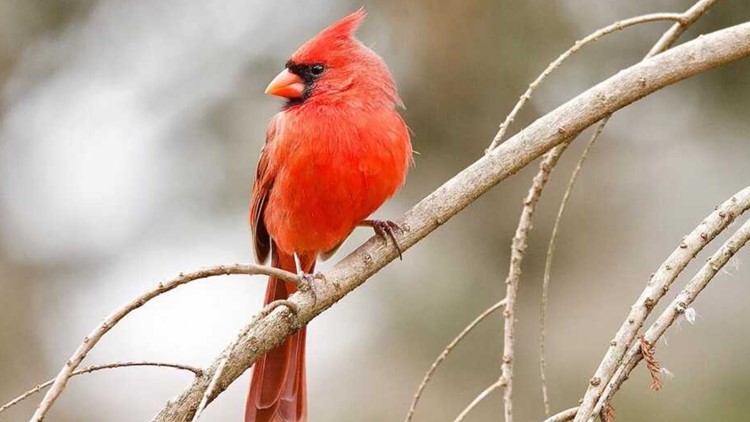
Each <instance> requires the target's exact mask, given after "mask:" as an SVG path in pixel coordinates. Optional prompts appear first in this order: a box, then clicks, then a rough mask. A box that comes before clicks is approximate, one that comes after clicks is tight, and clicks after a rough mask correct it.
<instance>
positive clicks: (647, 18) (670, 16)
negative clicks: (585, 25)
mask: <svg viewBox="0 0 750 422" xmlns="http://www.w3.org/2000/svg"><path fill="white" fill-rule="evenodd" d="M713 1H716V0H713ZM659 21H677V22H678V23H677V25H679V26H680V27H682V26H683V23H684V16H683V15H682V14H681V13H652V14H648V15H641V16H636V17H633V18H629V19H623V20H621V21H617V22H615V23H613V24H611V25H608V26H605V27H604V28H601V29H598V30H596V31H594V32H592V33H591V34H589V35H587V36H586V37H585V38H583V39H582V40H579V41H576V42H575V45H573V47H571V48H570V49H568V50H567V51H566V52H564V53H563V54H561V55H560V56H559V57H558V58H557V59H555V61H553V62H552V63H550V64H549V65H548V66H547V68H546V69H544V71H543V72H542V73H541V74H540V75H539V76H538V77H537V78H536V79H534V82H532V83H531V84H530V85H529V87H528V88H527V89H526V92H524V93H523V95H521V97H520V98H519V100H518V102H517V103H516V105H515V106H514V107H513V110H511V112H510V114H508V116H507V117H506V118H505V120H504V121H503V123H501V124H500V130H499V131H498V132H497V135H495V138H494V139H493V140H492V143H491V144H490V146H489V148H487V152H489V151H491V150H493V149H495V148H496V147H497V146H498V145H499V144H500V142H502V141H503V138H504V137H505V133H506V132H507V131H508V127H509V126H510V124H511V123H513V121H514V120H515V119H516V116H517V115H518V113H519V112H520V111H521V109H522V108H523V106H524V105H525V104H526V102H527V101H528V100H529V99H530V98H531V94H532V93H534V90H536V88H537V87H538V86H539V84H540V83H542V81H543V80H544V79H545V78H546V77H547V76H549V75H550V74H551V73H552V72H553V71H554V70H555V69H557V68H558V67H559V66H560V65H561V64H562V63H563V62H564V61H565V60H567V59H568V58H569V57H570V56H572V55H573V54H575V53H577V52H578V51H579V50H580V49H582V48H583V47H585V46H586V45H588V44H590V43H592V42H594V41H596V40H598V39H599V38H601V37H603V36H605V35H609V34H611V33H613V32H617V31H621V30H623V29H625V28H627V27H630V26H634V25H639V24H642V23H648V22H659Z"/></svg>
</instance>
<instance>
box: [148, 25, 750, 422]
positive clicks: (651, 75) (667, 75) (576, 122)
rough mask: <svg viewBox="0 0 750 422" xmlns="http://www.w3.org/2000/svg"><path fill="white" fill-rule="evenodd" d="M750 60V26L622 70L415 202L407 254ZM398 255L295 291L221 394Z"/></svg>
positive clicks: (253, 326)
mask: <svg viewBox="0 0 750 422" xmlns="http://www.w3.org/2000/svg"><path fill="white" fill-rule="evenodd" d="M748 55H750V23H746V24H741V25H737V26H733V27H730V28H726V29H723V30H721V31H717V32H714V33H711V34H707V35H704V36H703V37H701V38H698V39H696V40H693V41H690V42H687V43H685V44H683V45H681V46H679V47H676V48H674V49H672V50H669V51H667V52H666V53H663V54H660V55H658V56H656V57H654V58H652V59H649V60H647V61H645V62H641V63H639V64H637V65H634V66H632V67H630V68H627V69H625V70H622V71H621V72H619V73H617V74H616V75H614V76H612V77H611V78H609V79H607V80H606V81H604V82H602V83H600V84H598V85H596V86H595V87H593V88H591V89H589V90H587V91H586V92H584V93H583V94H581V95H579V96H577V97H576V98H574V99H572V100H570V101H568V102H567V103H565V104H563V105H561V106H560V107H558V108H557V109H555V110H553V111H552V112H550V113H548V114H547V115H545V116H544V117H542V118H540V119H538V120H536V121H535V122H534V123H532V124H531V125H530V126H528V127H527V128H526V129H524V130H522V131H521V132H519V133H518V134H516V135H515V136H513V137H512V138H510V139H509V140H507V141H506V142H504V143H503V144H501V145H500V146H498V147H497V148H495V149H494V150H493V151H491V152H490V153H488V154H486V155H484V156H483V157H482V158H480V159H479V160H477V161H476V162H475V163H474V164H472V165H470V166H469V167H468V168H466V169H464V170H463V171H461V172H460V173H459V174H457V175H456V176H455V177H453V178H452V179H450V180H449V181H447V182H446V183H445V184H443V185H442V186H441V187H439V188H438V189H437V190H436V191H435V192H433V193H432V194H430V195H428V196H427V197H426V198H424V199H423V200H422V201H421V202H420V203H418V204H417V205H415V206H414V207H413V208H412V209H411V210H410V211H409V212H407V213H406V214H405V215H404V217H403V218H402V219H401V220H400V221H399V222H398V223H399V225H400V226H401V227H403V228H404V234H403V235H400V236H398V237H399V239H398V243H399V245H401V249H402V250H406V249H408V248H409V247H411V246H413V245H414V244H415V243H417V242H418V241H420V240H421V239H423V238H424V237H425V236H427V235H428V234H429V233H431V232H432V231H433V230H435V229H436V228H438V227H439V226H440V225H442V224H444V223H445V222H447V221H448V220H449V219H450V218H451V217H453V216H454V215H456V214H457V213H458V212H460V211H461V210H463V209H464V208H466V207H467V206H468V205H469V204H471V203H472V202H473V201H474V200H476V199H477V198H478V197H479V196H481V195H482V194H484V193H485V192H487V191H488V190H489V189H491V188H492V187H493V186H495V185H496V184H498V183H500V182H501V181H503V180H505V179H506V178H508V177H509V176H511V175H512V174H514V173H515V172H517V171H519V170H520V169H521V168H523V167H525V166H526V165H528V164H529V163H530V162H532V161H533V160H534V159H536V158H538V157H539V156H541V155H542V154H544V152H546V151H548V150H550V149H551V148H553V147H555V146H556V145H559V144H561V143H563V142H566V141H567V140H569V139H571V138H573V137H574V136H575V135H577V134H578V133H580V132H581V131H583V130H584V129H586V128H587V127H589V126H590V125H592V124H594V123H595V122H597V121H599V120H601V119H602V118H603V117H605V116H606V115H608V114H611V113H612V112H614V111H616V110H619V109H620V108H623V107H625V106H627V105H628V104H631V103H633V102H634V101H637V100H639V99H640V98H643V97H645V96H647V95H649V94H651V93H652V92H654V91H656V90H658V89H660V88H663V87H665V86H667V85H670V84H673V83H676V82H678V81H680V80H683V79H686V78H689V77H691V76H693V75H696V74H698V73H701V72H705V71H707V70H710V69H713V68H715V67H717V66H721V65H723V64H726V63H730V62H732V61H736V60H739V59H741V58H744V57H747V56H748ZM397 256H398V252H397V251H396V249H395V248H394V247H393V246H392V245H391V244H388V245H385V244H383V243H382V242H381V241H380V239H378V238H376V237H373V238H371V239H370V240H368V241H367V242H366V243H365V244H364V245H362V246H361V247H359V248H358V249H357V250H355V251H354V252H353V253H351V254H350V255H349V256H347V257H345V258H344V259H342V260H341V261H340V262H339V263H337V264H336V265H335V266H334V267H332V268H331V269H329V270H328V271H326V272H325V273H324V274H323V275H324V279H321V280H320V281H319V282H318V283H315V297H316V299H317V300H315V301H314V300H313V298H312V297H310V296H311V295H306V294H304V293H296V294H294V295H292V296H291V297H290V298H289V301H290V302H292V303H295V304H297V305H298V308H299V312H298V313H297V314H294V313H293V312H290V311H289V310H287V308H285V307H282V308H281V309H276V310H274V311H273V312H271V313H269V314H268V315H264V316H262V317H260V318H257V319H256V320H254V321H253V322H251V323H250V325H249V326H248V327H247V328H246V329H245V330H246V331H247V333H246V335H244V336H243V337H242V339H241V341H240V343H239V344H238V345H237V347H238V348H237V350H240V351H241V353H237V354H236V357H235V358H234V359H232V360H231V361H230V362H228V363H227V365H226V367H225V368H224V371H223V373H222V375H221V377H220V379H219V382H218V385H217V389H216V392H215V394H214V396H213V397H211V400H213V399H214V398H215V397H216V395H218V394H219V393H221V392H222V391H223V390H224V389H226V387H227V386H228V385H229V384H230V383H231V382H233V381H234V380H235V379H236V378H237V377H239V376H240V375H241V374H242V373H243V372H244V371H245V370H247V369H248V368H249V367H250V365H252V364H253V363H254V362H255V361H256V360H257V359H258V358H259V357H260V356H262V355H263V354H265V353H266V352H268V351H269V350H271V349H272V348H274V347H276V346H278V345H279V344H281V342H282V341H283V339H285V338H286V337H287V336H289V335H290V334H292V333H294V332H295V331H296V330H298V329H299V328H300V327H301V326H303V325H304V324H307V323H308V322H309V321H310V320H311V319H313V318H314V317H315V316H317V315H319V314H320V313H321V312H323V311H325V310H326V309H327V308H329V307H331V306H332V305H333V304H334V303H336V302H337V301H338V300H340V299H341V298H343V297H344V296H346V295H347V294H348V293H349V292H351V291H352V290H354V289H355V288H356V287H358V286H359V285H361V284H362V283H363V282H364V281H365V280H367V279H368V278H369V277H370V276H372V275H373V274H375V273H376V272H377V271H378V270H380V269H381V268H383V267H384V266H385V265H386V264H388V263H389V262H391V261H392V260H393V259H395V258H396V257H397ZM218 365H219V359H217V360H216V361H214V363H213V365H212V366H211V368H209V369H208V370H207V371H206V373H205V374H204V375H203V376H201V377H198V378H196V379H195V380H194V381H193V382H192V383H191V384H190V385H189V386H187V387H186V388H185V390H184V391H183V392H182V393H181V394H180V395H179V396H178V397H177V398H175V399H174V400H172V401H170V402H169V403H168V404H167V405H166V406H165V407H164V409H162V411H161V412H160V413H159V414H158V415H157V416H156V417H155V418H154V420H155V421H184V420H189V419H190V418H191V417H192V415H193V414H194V413H195V410H196V409H197V407H198V405H199V403H200V401H201V398H202V395H203V392H204V391H205V390H206V387H207V385H208V383H209V380H210V379H211V378H212V377H213V374H214V373H215V372H216V370H217V368H218Z"/></svg>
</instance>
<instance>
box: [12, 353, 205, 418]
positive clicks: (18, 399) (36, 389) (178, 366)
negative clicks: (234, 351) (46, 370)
mask: <svg viewBox="0 0 750 422" xmlns="http://www.w3.org/2000/svg"><path fill="white" fill-rule="evenodd" d="M132 366H155V367H160V368H174V369H181V370H185V371H190V372H192V373H193V374H194V375H195V376H196V377H199V376H201V375H203V370H202V369H200V368H196V367H194V366H190V365H183V364H179V363H165V362H115V363H108V364H105V365H92V366H88V367H86V368H83V369H79V370H77V371H73V373H72V374H71V375H70V376H71V377H75V376H77V375H82V374H88V373H91V372H96V371H101V370H103V369H114V368H126V367H132ZM54 382H55V380H54V379H51V380H49V381H47V382H44V383H42V384H39V385H37V386H36V387H34V388H32V389H31V390H29V391H27V392H25V393H23V394H21V395H20V396H18V397H16V398H15V399H13V400H11V401H9V402H8V403H6V404H4V405H3V406H2V407H0V413H2V412H4V411H5V410H8V409H9V408H11V407H13V406H15V405H16V404H18V403H20V402H22V401H24V400H26V399H27V398H29V397H31V396H33V395H34V394H36V393H38V392H40V391H41V390H44V389H45V388H47V387H49V386H50V385H52V383H54Z"/></svg>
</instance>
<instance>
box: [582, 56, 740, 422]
mask: <svg viewBox="0 0 750 422" xmlns="http://www.w3.org/2000/svg"><path fill="white" fill-rule="evenodd" d="M657 57H658V56H657ZM748 209H750V186H749V187H746V188H745V189H743V190H741V191H739V192H737V193H736V194H735V195H734V196H732V197H731V198H730V199H728V200H727V201H726V202H724V203H723V204H721V205H720V206H719V207H717V209H716V210H715V211H714V212H712V213H711V214H710V215H709V216H708V217H706V219H705V220H703V222H701V224H700V225H699V226H698V227H696V228H695V229H694V230H693V231H692V232H690V234H688V235H687V236H685V237H684V238H683V239H682V242H680V245H679V246H678V247H677V248H676V249H675V250H674V252H672V254H671V255H670V256H669V258H667V260H666V261H664V263H663V264H661V266H660V267H659V269H658V270H657V271H656V272H655V273H654V274H652V276H651V279H650V280H649V281H648V284H647V285H646V288H645V289H644V290H643V293H641V295H640V297H639V298H638V300H636V302H635V303H634V304H633V306H632V308H631V310H630V313H629V314H628V316H627V318H625V321H624V322H623V323H622V325H621V326H620V329H619V330H618V331H617V334H615V337H614V339H613V340H612V341H611V342H610V347H609V349H608V350H607V353H606V354H605V356H604V359H602V362H601V363H600V364H599V368H598V369H597V370H596V372H595V373H594V376H593V377H592V378H591V380H590V382H589V387H588V390H587V391H586V395H585V396H584V398H583V401H582V403H581V406H580V408H579V411H578V414H577V415H576V419H575V420H576V421H587V420H589V418H590V417H592V416H593V415H596V413H595V410H594V407H595V405H596V403H597V401H599V397H600V396H601V394H602V392H603V391H604V388H605V386H607V385H608V383H609V382H610V380H611V379H612V377H613V375H614V373H615V370H616V369H617V367H618V366H619V365H620V363H621V362H622V361H623V357H624V356H625V353H626V352H627V350H628V348H629V347H630V345H631V344H632V343H633V340H634V339H635V337H636V334H637V333H638V330H640V328H641V327H642V326H643V323H644V322H645V320H646V318H647V317H648V315H649V314H650V313H651V311H652V310H653V308H654V307H655V306H656V305H657V304H658V303H659V300H660V299H661V298H662V297H663V296H664V295H665V294H666V293H667V291H669V287H670V286H671V285H672V283H673V282H674V281H675V280H676V279H677V276H678V275H679V274H680V273H681V272H682V270H683V269H685V267H686V266H687V265H688V263H690V261H692V259H693V258H694V257H695V256H696V255H697V254H698V252H700V251H701V250H702V249H703V248H704V247H705V246H706V245H707V244H708V243H709V242H710V241H711V240H713V239H714V238H715V237H716V236H717V235H718V234H719V233H721V232H722V231H724V229H726V228H727V226H729V224H731V223H732V222H733V221H734V220H735V219H736V218H737V217H738V216H739V215H740V214H742V213H744V212H745V211H747V210H748Z"/></svg>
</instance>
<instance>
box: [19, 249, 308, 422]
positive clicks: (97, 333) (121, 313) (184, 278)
mask: <svg viewBox="0 0 750 422" xmlns="http://www.w3.org/2000/svg"><path fill="white" fill-rule="evenodd" d="M230 274H247V275H254V274H265V275H273V276H275V277H278V278H280V279H282V280H286V281H290V282H298V278H297V276H296V275H295V274H292V273H290V272H288V271H284V270H280V269H278V268H273V267H266V266H263V265H253V264H246V265H243V264H232V265H218V266H214V267H208V268H204V269H201V270H198V271H194V272H191V273H180V274H179V275H178V276H177V277H176V278H174V279H172V280H169V281H167V282H165V283H159V285H158V286H157V287H156V288H154V289H151V290H149V291H147V292H146V293H143V294H142V295H140V296H138V297H137V298H135V300H132V301H131V302H129V303H126V304H125V305H124V306H122V307H121V308H120V309H118V310H116V311H115V312H113V313H112V314H111V315H110V316H108V317H107V318H106V319H105V320H104V321H103V322H102V323H101V324H99V325H98V326H97V327H96V328H95V329H94V331H92V332H91V333H90V334H89V335H88V336H86V337H84V338H83V342H82V343H81V345H80V346H78V349H77V350H76V351H75V353H73V356H71V357H70V359H68V361H67V362H65V366H63V368H62V369H61V370H60V373H58V374H57V377H56V378H55V381H54V383H53V384H52V387H51V388H50V389H49V391H47V394H45V396H44V399H42V402H41V403H39V407H37V409H36V412H34V415H33V416H32V417H31V422H41V421H42V420H43V419H44V416H45V415H46V414H47V412H48V411H49V409H50V408H51V407H52V405H53V404H54V403H55V400H57V398H58V397H59V396H60V394H62V392H63V390H64V389H65V386H66V385H67V383H68V379H70V377H71V376H73V372H74V371H75V369H76V368H77V367H78V366H79V365H80V364H81V362H82V361H83V359H84V358H85V357H86V355H87V354H88V352H89V351H91V349H93V348H94V346H95V345H96V344H97V343H98V342H99V340H101V338H102V337H103V336H104V335H105V334H107V332H108V331H109V330H111V329H112V327H114V326H115V325H116V324H117V323H118V322H120V320H122V319H123V318H125V316H126V315H127V314H129V313H130V312H132V311H134V310H136V309H138V308H140V307H141V306H143V305H145V304H146V302H148V301H150V300H151V299H153V298H155V297H157V296H159V295H161V294H164V293H166V292H168V291H170V290H173V289H175V288H177V287H179V286H182V285H183V284H187V283H190V282H191V281H195V280H200V279H203V278H208V277H214V276H217V275H230Z"/></svg>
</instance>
